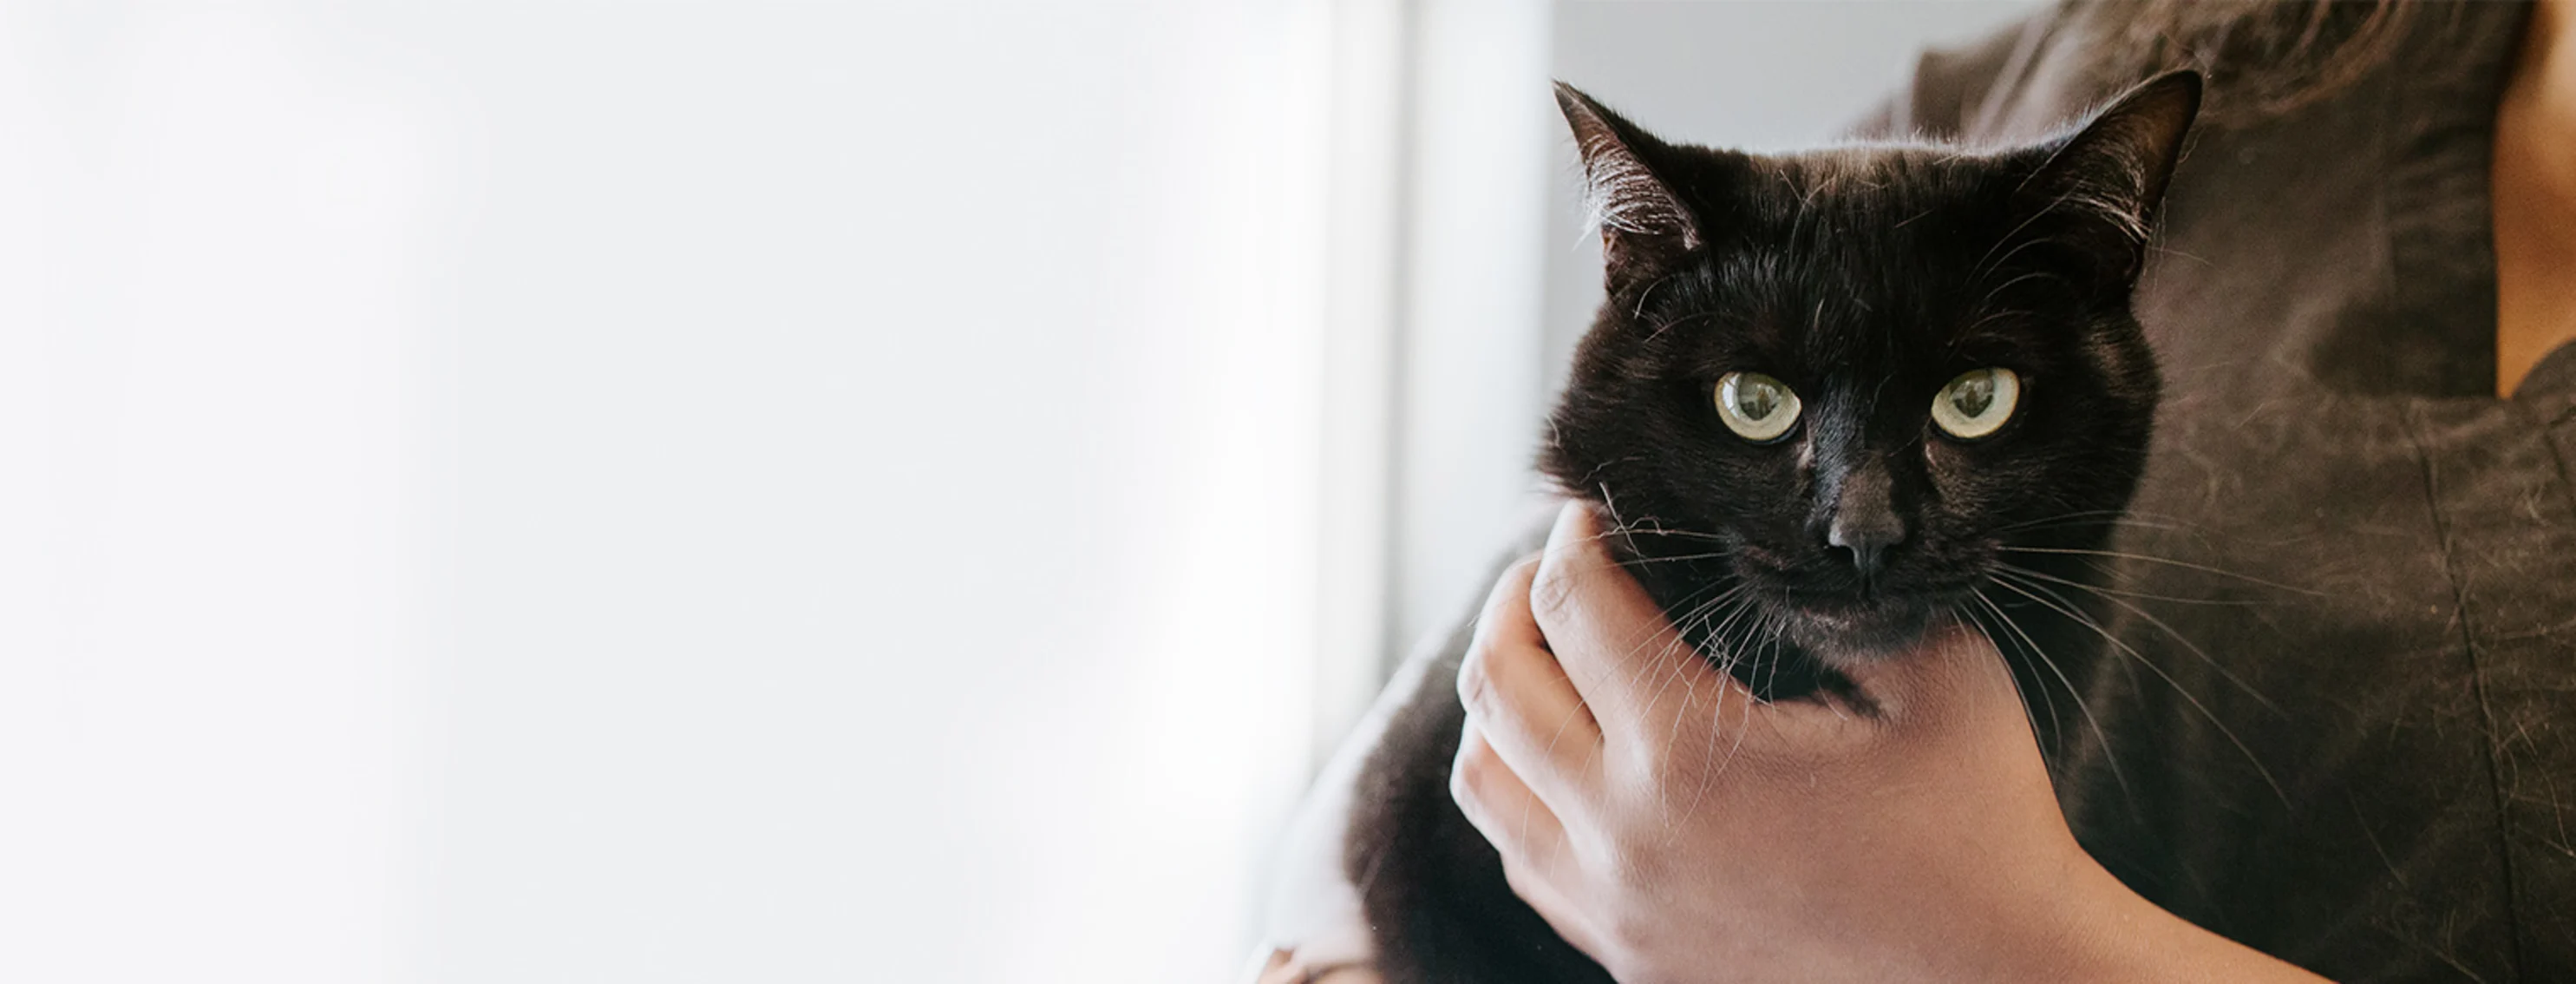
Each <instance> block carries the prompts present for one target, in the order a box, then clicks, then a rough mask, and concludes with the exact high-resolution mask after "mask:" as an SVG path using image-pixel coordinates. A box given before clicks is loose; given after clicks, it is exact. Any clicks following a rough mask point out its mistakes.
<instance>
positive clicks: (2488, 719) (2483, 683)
mask: <svg viewBox="0 0 2576 984" xmlns="http://www.w3.org/2000/svg"><path fill="white" fill-rule="evenodd" d="M2422 415H2423V408H2422V405H2421V404H2410V405H2409V406H2408V407H2407V408H2406V410H2405V412H2404V413H2403V414H2402V415H2401V417H2402V419H2403V420H2404V421H2405V424H2406V441H2407V443H2409V444H2412V445H2414V447H2415V460H2416V461H2417V462H2418V463H2419V464H2420V465H2421V466H2422V470H2423V476H2424V508H2425V510H2426V511H2427V512H2429V513H2430V514H2431V515H2432V519H2433V533H2434V542H2435V543H2436V544H2438V545H2439V546H2440V547H2441V550H2442V576H2443V577H2444V578H2445V579H2447V580H2449V581H2450V582H2451V603H2452V610H2453V611H2454V612H2457V613H2458V614H2459V619H2460V649H2461V652H2462V654H2463V655H2465V656H2466V657H2467V658H2468V661H2469V688H2470V691H2471V693H2473V694H2474V695H2475V696H2476V697H2477V701H2478V717H2479V719H2480V720H2481V721H2483V722H2484V723H2485V726H2486V728H2485V730H2486V742H2485V745H2486V765H2487V796H2488V799H2489V801H2490V802H2491V803H2492V804H2493V805H2494V808H2495V841H2496V863H2497V864H2498V865H2500V866H2502V867H2503V868H2504V912H2505V923H2506V926H2507V927H2508V930H2507V934H2506V937H2507V939H2508V940H2509V941H2510V942H2511V945H2512V953H2513V978H2514V979H2515V980H2517V981H2520V980H2528V979H2530V978H2529V975H2528V974H2526V973H2525V972H2524V970H2523V967H2524V963H2523V953H2522V934H2523V925H2522V882H2521V878H2520V877H2519V874H2518V873H2517V872H2516V870H2515V865H2514V861H2513V838H2512V837H2511V835H2510V833H2509V832H2508V824H2509V823H2510V821H2511V814H2509V813H2507V812H2506V809H2507V806H2508V804H2507V802H2506V797H2505V792H2504V769H2503V764H2502V763H2501V762H2500V761H2499V760H2500V759H2501V758H2502V757H2503V749H2502V748H2500V747H2499V746H2498V744H2497V738H2498V735H2497V731H2496V715H2495V704H2494V702H2493V701H2491V700H2489V699H2488V695H2487V668H2486V661H2485V660H2484V659H2482V658H2480V656H2479V653H2478V640H2477V632H2476V629H2475V627H2474V626H2473V625H2471V619H2470V615H2469V594H2468V586H2467V585H2466V584H2463V583H2462V582H2461V579H2460V571H2459V566H2458V565H2457V564H2456V563H2454V562H2453V560H2452V557H2453V553H2452V550H2451V523H2450V518H2449V516H2447V515H2446V514H2445V513H2444V512H2443V510H2442V498H2441V482H2440V479H2439V478H2438V477H2437V476H2436V474H2435V471H2434V467H2433V453H2432V449H2431V447H2430V445H2429V444H2428V443H2427V442H2426V441H2425V440H2424V435H2423V433H2422V426H2421V419H2422Z"/></svg>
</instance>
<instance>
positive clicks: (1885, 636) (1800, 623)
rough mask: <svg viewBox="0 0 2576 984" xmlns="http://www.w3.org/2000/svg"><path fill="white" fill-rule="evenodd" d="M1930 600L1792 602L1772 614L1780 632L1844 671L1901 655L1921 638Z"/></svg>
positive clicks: (1931, 611) (1930, 608)
mask: <svg viewBox="0 0 2576 984" xmlns="http://www.w3.org/2000/svg"><path fill="white" fill-rule="evenodd" d="M1936 611H1937V610H1936V609H1935V608H1934V606H1932V605H1930V604H1912V603H1898V604H1873V605H1853V606H1836V607H1831V608H1827V607H1818V606H1804V605H1801V606H1792V607H1788V608H1785V609H1783V610H1782V611H1780V612H1778V613H1777V616H1778V618H1779V624H1780V627H1781V634H1782V635H1784V636H1786V637H1788V639H1789V641H1790V642H1792V643H1795V644H1796V645H1797V646H1798V648H1800V649H1803V650H1805V651H1806V652H1807V653H1808V654H1809V655H1811V656H1814V657H1815V658H1816V659H1817V660H1818V661H1820V662H1822V663H1824V664H1825V665H1826V666H1829V667H1833V668H1835V669H1847V668H1850V667H1853V666H1857V665H1861V664H1865V663H1870V662H1874V661H1877V660H1882V659H1886V658H1888V657H1891V656H1894V655H1897V654H1899V653H1903V652H1905V651H1906V650H1908V649H1912V648H1914V646H1915V645H1916V644H1917V643H1919V642H1921V641H1922V640H1923V636H1924V634H1925V633H1926V632H1928V631H1929V630H1930V629H1931V628H1932V624H1933V621H1934V618H1933V616H1934V615H1935V613H1936Z"/></svg>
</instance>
